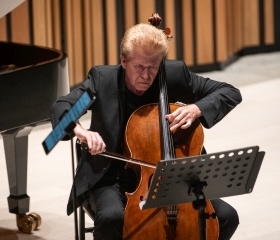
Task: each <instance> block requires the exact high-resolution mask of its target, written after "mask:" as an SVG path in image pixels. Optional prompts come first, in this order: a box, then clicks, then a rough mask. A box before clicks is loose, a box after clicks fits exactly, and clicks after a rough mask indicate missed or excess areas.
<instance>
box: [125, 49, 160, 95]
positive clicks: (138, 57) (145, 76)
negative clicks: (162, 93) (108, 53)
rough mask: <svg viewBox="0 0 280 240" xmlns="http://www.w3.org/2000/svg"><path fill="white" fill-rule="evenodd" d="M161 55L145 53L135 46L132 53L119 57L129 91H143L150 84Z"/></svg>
mask: <svg viewBox="0 0 280 240" xmlns="http://www.w3.org/2000/svg"><path fill="white" fill-rule="evenodd" d="M161 60H162V55H152V56H150V55H147V54H145V53H144V52H143V51H142V50H141V49H139V48H136V49H134V50H133V52H132V54H131V55H130V56H129V57H127V58H124V57H123V56H122V57H121V64H122V67H123V68H124V69H125V82H126V85H127V88H128V89H129V91H131V92H132V93H134V94H136V95H139V96H141V95H143V93H144V92H145V91H146V90H147V89H148V88H149V87H150V86H151V85H152V83H153V82H154V80H155V77H156V75H157V72H158V69H159V66H160V63H161Z"/></svg>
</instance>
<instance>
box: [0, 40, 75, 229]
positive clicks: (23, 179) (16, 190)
mask: <svg viewBox="0 0 280 240" xmlns="http://www.w3.org/2000/svg"><path fill="white" fill-rule="evenodd" d="M0 53H1V54H0V115H1V118H0V133H1V135H2V136H3V141H4V150H5V158H6V165H7V173H8V182H9V188H10V195H9V197H8V206H9V211H10V213H14V214H16V216H17V226H18V228H19V230H21V231H23V232H27V233H30V232H31V231H33V230H34V229H36V227H38V224H40V223H41V219H40V216H39V215H38V214H36V213H32V214H29V215H27V214H26V213H27V212H28V211H29V201H30V198H29V196H28V195H27V160H28V135H29V133H30V132H31V130H32V129H33V128H34V127H35V126H36V125H38V124H43V123H46V122H48V120H49V110H50V107H51V105H52V104H53V103H54V101H55V100H56V99H57V98H58V97H59V96H62V95H65V94H67V93H68V92H69V81H68V63H67V56H66V54H65V53H63V52H62V51H58V50H54V49H49V48H44V47H37V46H31V45H24V44H16V43H8V42H0Z"/></svg>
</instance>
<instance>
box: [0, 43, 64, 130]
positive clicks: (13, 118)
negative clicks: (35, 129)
mask: <svg viewBox="0 0 280 240" xmlns="http://www.w3.org/2000/svg"><path fill="white" fill-rule="evenodd" d="M0 52H1V54H0V116H1V117H0V132H2V131H5V130H10V129H14V128H20V127H23V126H27V125H36V124H37V123H39V122H45V121H48V120H49V110H50V107H51V105H52V104H53V103H54V102H55V100H56V99H57V98H58V97H60V96H62V95H65V94H67V93H68V92H69V78H68V63H67V55H66V54H65V53H64V52H62V51H59V50H55V49H50V48H45V47H38V46H32V45H26V44H16V43H7V42H0Z"/></svg>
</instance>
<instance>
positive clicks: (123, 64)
mask: <svg viewBox="0 0 280 240" xmlns="http://www.w3.org/2000/svg"><path fill="white" fill-rule="evenodd" d="M121 64H122V67H123V69H126V59H125V57H124V56H121Z"/></svg>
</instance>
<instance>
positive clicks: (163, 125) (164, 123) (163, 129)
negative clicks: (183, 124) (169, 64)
mask: <svg viewBox="0 0 280 240" xmlns="http://www.w3.org/2000/svg"><path fill="white" fill-rule="evenodd" d="M169 113H170V107H169V103H168V95H167V84H166V74H165V61H164V60H162V62H161V65H160V69H159V123H160V136H161V153H162V159H163V160H166V159H174V158H175V152H174V144H173V138H172V134H171V131H170V128H169V121H168V120H167V119H166V118H165V116H166V115H167V114H169Z"/></svg>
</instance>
